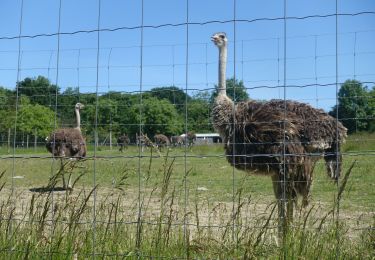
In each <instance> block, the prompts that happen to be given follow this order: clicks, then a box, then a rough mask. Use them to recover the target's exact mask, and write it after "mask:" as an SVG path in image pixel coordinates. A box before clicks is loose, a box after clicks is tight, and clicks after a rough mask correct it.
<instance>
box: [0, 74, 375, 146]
mask: <svg viewBox="0 0 375 260" xmlns="http://www.w3.org/2000/svg"><path fill="white" fill-rule="evenodd" d="M227 93H228V95H229V96H230V97H231V98H233V97H235V101H236V102H239V101H243V100H247V99H248V98H249V96H248V94H247V92H246V88H245V86H244V84H243V82H242V81H238V80H235V79H233V78H231V79H228V80H227ZM216 95H217V93H216V91H211V92H208V91H204V92H199V93H198V94H196V95H193V96H191V95H188V94H187V93H185V91H184V90H181V89H180V88H178V87H176V86H162V87H157V88H153V89H151V90H150V91H147V92H143V93H132V94H130V93H120V92H107V93H105V94H103V95H99V96H97V95H96V94H95V93H81V92H80V91H79V89H78V88H77V87H68V88H66V89H65V90H64V91H61V89H60V87H59V86H56V85H54V84H52V83H51V82H50V81H49V80H48V79H47V78H45V77H43V76H38V77H36V78H25V79H24V80H22V81H20V82H18V83H17V84H16V87H15V89H13V90H11V89H8V88H4V87H0V118H1V119H2V120H1V122H0V133H1V135H2V137H1V138H2V141H3V142H4V139H5V136H8V138H9V134H10V133H14V132H16V133H23V134H24V135H25V134H26V135H27V136H29V135H30V136H33V137H34V139H35V140H36V139H40V140H42V139H43V140H44V138H45V137H46V136H47V135H48V134H49V133H50V132H51V131H52V130H53V129H55V128H57V127H63V126H71V125H74V122H75V121H74V105H75V104H76V103H77V102H81V103H83V104H85V109H84V110H82V111H81V120H82V126H83V130H84V133H85V135H86V137H87V141H88V142H91V141H92V140H93V138H94V135H95V132H96V133H97V136H98V138H99V140H106V139H107V138H108V137H109V136H108V135H109V133H111V134H112V136H118V135H120V134H121V133H127V134H128V135H129V136H130V137H134V136H135V133H136V132H139V130H140V129H141V130H142V131H143V133H145V134H148V135H149V136H153V135H154V134H158V133H162V134H165V135H167V136H171V135H179V134H181V133H183V132H185V130H187V131H194V132H197V133H198V132H199V133H207V132H212V131H214V130H213V128H212V124H211V122H210V111H211V104H212V102H213V100H214V98H215V96H216ZM329 113H330V114H331V115H332V116H334V117H336V115H337V114H338V115H339V119H340V120H341V121H342V123H343V124H344V125H345V126H346V127H347V128H348V130H349V133H353V132H356V131H374V130H375V123H374V116H375V88H374V87H373V88H372V89H369V88H368V87H367V86H364V85H363V84H362V83H361V82H359V81H356V80H347V81H346V82H345V83H344V84H343V85H342V86H341V88H340V90H339V93H338V104H337V106H334V107H333V108H332V110H331V111H330V112H329ZM15 123H16V124H15ZM185 124H186V126H185ZM14 127H16V131H14V130H15V129H14Z"/></svg>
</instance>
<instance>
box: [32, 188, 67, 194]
mask: <svg viewBox="0 0 375 260" xmlns="http://www.w3.org/2000/svg"><path fill="white" fill-rule="evenodd" d="M67 190H69V189H67V188H64V187H38V188H31V189H29V191H31V192H38V193H45V192H55V191H67Z"/></svg>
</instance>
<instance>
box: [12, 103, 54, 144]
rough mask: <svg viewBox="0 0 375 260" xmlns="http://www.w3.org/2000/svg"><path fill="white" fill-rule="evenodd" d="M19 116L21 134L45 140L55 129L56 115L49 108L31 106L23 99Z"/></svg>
mask: <svg viewBox="0 0 375 260" xmlns="http://www.w3.org/2000/svg"><path fill="white" fill-rule="evenodd" d="M20 104H21V105H20V106H19V110H18V115H17V126H18V129H19V130H20V131H21V132H24V133H26V134H30V135H35V136H38V137H43V138H45V137H46V136H48V134H50V133H51V131H52V130H53V129H54V119H55V113H54V112H53V111H52V110H51V109H49V108H48V107H45V106H42V105H39V104H31V102H30V101H29V100H28V98H25V97H21V100H20Z"/></svg>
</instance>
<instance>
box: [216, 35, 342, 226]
mask: <svg viewBox="0 0 375 260" xmlns="http://www.w3.org/2000/svg"><path fill="white" fill-rule="evenodd" d="M211 39H212V41H213V42H214V44H215V45H216V46H217V47H218V49H219V82H218V86H217V91H218V96H217V97H216V99H215V101H214V105H213V109H212V114H211V117H212V121H213V125H214V128H215V130H216V131H217V132H218V133H219V134H220V136H221V137H222V139H223V143H224V145H225V146H224V147H225V153H226V156H227V160H228V162H229V163H230V164H231V165H232V166H234V167H235V168H237V169H240V170H244V171H247V172H251V173H255V174H262V175H268V176H271V178H272V182H273V189H274V193H275V196H276V199H277V200H278V206H279V217H280V218H284V219H289V220H292V217H293V202H296V199H297V194H300V195H302V205H303V206H306V205H307V203H308V196H309V191H310V186H311V183H312V178H313V170H314V166H315V163H316V162H317V161H318V160H319V159H320V158H321V157H322V156H323V158H324V159H325V162H326V166H327V173H328V175H329V176H330V177H331V178H332V179H334V180H337V179H338V178H339V176H340V172H341V162H342V156H341V154H340V145H341V144H342V143H343V142H344V139H345V137H346V131H347V130H346V128H345V127H344V126H343V125H342V124H341V123H340V122H338V121H337V120H336V119H335V118H333V117H331V116H330V115H328V114H327V113H325V112H324V111H323V110H321V109H316V108H313V107H311V106H310V105H307V104H303V103H299V102H295V101H290V100H271V101H268V102H257V101H254V100H248V101H244V102H239V103H237V104H234V102H233V101H232V100H231V99H230V98H229V97H228V96H227V94H226V76H225V73H226V61H227V44H228V40H227V37H226V34H225V33H223V32H219V33H216V34H214V35H213V36H212V37H211ZM283 200H284V201H285V203H283ZM285 217H287V218H285Z"/></svg>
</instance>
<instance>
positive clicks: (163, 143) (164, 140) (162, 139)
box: [154, 134, 171, 150]
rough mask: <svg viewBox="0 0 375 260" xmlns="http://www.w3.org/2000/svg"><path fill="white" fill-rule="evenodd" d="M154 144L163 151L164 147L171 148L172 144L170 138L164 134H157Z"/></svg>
mask: <svg viewBox="0 0 375 260" xmlns="http://www.w3.org/2000/svg"><path fill="white" fill-rule="evenodd" d="M154 142H155V144H156V146H157V147H158V148H159V149H160V150H162V149H163V148H164V147H169V146H170V144H171V142H170V141H169V138H168V137H167V136H165V135H163V134H156V135H155V136H154Z"/></svg>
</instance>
